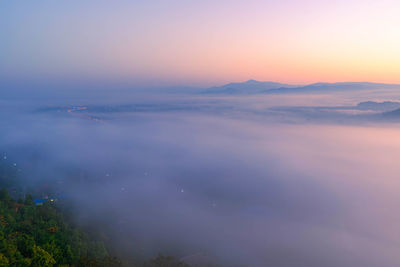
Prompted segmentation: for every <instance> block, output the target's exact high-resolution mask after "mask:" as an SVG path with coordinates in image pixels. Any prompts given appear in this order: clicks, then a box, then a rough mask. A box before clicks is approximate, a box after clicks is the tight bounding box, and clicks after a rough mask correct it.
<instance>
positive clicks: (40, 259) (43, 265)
mask: <svg viewBox="0 0 400 267" xmlns="http://www.w3.org/2000/svg"><path fill="white" fill-rule="evenodd" d="M54 264H56V261H55V260H54V259H53V257H52V256H51V255H50V254H49V253H48V252H47V251H46V250H44V249H42V248H41V247H39V246H35V247H34V249H33V258H32V266H34V267H52V266H53V265H54Z"/></svg>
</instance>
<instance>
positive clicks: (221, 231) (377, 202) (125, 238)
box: [0, 92, 400, 267]
mask: <svg viewBox="0 0 400 267" xmlns="http://www.w3.org/2000/svg"><path fill="white" fill-rule="evenodd" d="M393 98H396V95H390V94H379V93H376V92H356V93H353V94H345V93H343V92H342V93H338V94H330V95H324V94H313V95H310V94H308V95H306V94H302V95H293V94H292V95H266V96H230V97H224V96H214V97H209V96H203V95H196V96H194V95H191V96H183V95H179V96H178V95H157V94H152V95H130V96H126V97H125V96H115V95H112V96H110V97H108V96H107V95H105V96H103V95H102V96H101V97H97V98H92V97H90V96H86V97H83V96H79V97H75V98H74V97H59V98H52V97H38V98H37V99H35V101H33V102H32V101H30V100H29V98H25V99H23V98H22V99H18V98H12V99H6V98H4V99H2V100H1V101H0V104H1V107H0V119H1V131H0V153H1V156H2V158H1V160H2V161H3V163H4V162H8V163H9V164H15V167H16V168H17V169H18V173H19V174H18V179H19V183H20V184H21V185H22V186H23V188H27V189H29V188H34V189H35V190H36V191H35V192H37V193H38V194H41V192H46V190H49V191H50V192H52V193H54V194H56V195H63V196H66V197H63V198H60V200H59V201H60V202H68V203H71V205H72V207H73V214H74V217H73V219H74V220H75V221H76V222H77V223H79V224H81V225H82V226H84V227H88V228H93V229H96V228H98V229H100V230H99V231H102V232H104V236H105V238H106V239H107V241H108V242H109V243H110V244H112V245H113V247H114V249H115V251H116V253H117V254H118V255H119V256H121V257H125V258H126V257H132V258H143V259H144V258H148V257H150V256H154V255H156V254H157V253H160V252H161V253H165V254H170V255H174V256H177V257H178V258H184V257H188V256H189V257H190V256H191V255H203V256H204V257H205V258H207V259H209V261H211V262H216V263H219V264H220V265H221V266H305V267H310V266H326V267H328V266H332V267H333V266H343V267H346V266H348V267H353V266H376V267H385V266H399V265H400V254H399V252H398V251H399V249H400V225H399V222H400V213H399V212H398V209H399V204H400V194H399V192H400V164H399V159H400V122H399V124H397V123H396V122H393V121H391V122H382V121H379V120H376V119H375V120H373V119H372V120H369V119H365V118H363V117H357V116H356V117H354V116H350V115H343V113H339V112H338V113H337V114H336V113H332V114H331V113H330V114H328V115H327V116H325V115H326V114H322V115H321V114H319V113H318V114H316V115H315V114H314V113H313V114H314V115H313V114H311V116H310V112H309V111H308V112H306V113H304V114H303V113H302V112H301V111H299V110H297V111H296V112H293V110H290V109H289V110H288V109H287V108H293V107H300V106H301V107H313V106H319V107H321V106H322V107H336V106H349V107H350V106H353V105H356V104H357V103H359V102H361V101H366V100H378V101H383V100H392V99H393ZM277 107H279V109H276V108H277ZM313 112H314V111H313ZM336 115H337V116H336ZM3 156H4V157H3ZM38 188H39V189H38ZM40 190H42V191H40Z"/></svg>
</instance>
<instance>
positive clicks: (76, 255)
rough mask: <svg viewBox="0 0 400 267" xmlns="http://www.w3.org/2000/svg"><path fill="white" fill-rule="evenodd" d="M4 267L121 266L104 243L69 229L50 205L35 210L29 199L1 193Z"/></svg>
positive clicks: (0, 240) (0, 235)
mask: <svg viewBox="0 0 400 267" xmlns="http://www.w3.org/2000/svg"><path fill="white" fill-rule="evenodd" d="M1 266H15V267H23V266H93V267H96V266H99V267H103V266H104V267H105V266H120V263H119V262H118V260H116V259H114V258H110V257H109V255H108V252H107V250H106V248H105V246H104V244H103V243H102V242H99V241H93V240H91V239H90V238H89V236H88V235H87V234H86V233H84V232H82V231H80V230H79V229H76V228H72V227H71V226H69V225H68V224H67V223H66V222H65V220H64V218H63V216H62V214H61V213H60V212H59V211H58V210H57V209H56V208H55V207H54V206H53V205H52V204H51V203H45V204H44V205H43V206H35V205H34V202H33V198H32V196H30V195H27V196H26V197H25V200H19V201H18V202H16V201H15V200H13V199H12V197H11V196H10V194H9V193H8V191H7V190H6V189H4V188H3V189H1V190H0V267H1Z"/></svg>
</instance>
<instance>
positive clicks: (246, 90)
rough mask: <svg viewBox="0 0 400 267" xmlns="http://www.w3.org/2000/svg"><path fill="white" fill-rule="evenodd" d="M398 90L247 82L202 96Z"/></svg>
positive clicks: (361, 84) (343, 84)
mask: <svg viewBox="0 0 400 267" xmlns="http://www.w3.org/2000/svg"><path fill="white" fill-rule="evenodd" d="M390 88H399V89H400V84H385V83H371V82H338V83H313V84H309V85H302V86H299V85H290V84H283V83H278V82H268V81H267V82H259V81H256V80H249V81H246V82H242V83H229V84H226V85H222V86H214V87H211V88H208V89H205V90H203V91H202V92H201V93H202V94H225V95H246V94H285V93H311V92H335V91H350V90H368V89H390Z"/></svg>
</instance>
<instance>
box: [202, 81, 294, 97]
mask: <svg viewBox="0 0 400 267" xmlns="http://www.w3.org/2000/svg"><path fill="white" fill-rule="evenodd" d="M296 86H297V85H289V84H283V83H277V82H259V81H255V80H248V81H246V82H242V83H229V84H226V85H222V86H214V87H211V88H208V89H206V90H204V91H203V92H202V93H204V94H232V95H235V94H261V93H264V92H265V91H266V90H271V89H277V88H292V87H296Z"/></svg>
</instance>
